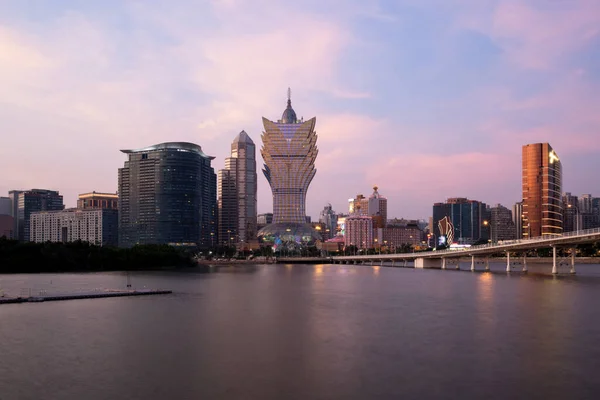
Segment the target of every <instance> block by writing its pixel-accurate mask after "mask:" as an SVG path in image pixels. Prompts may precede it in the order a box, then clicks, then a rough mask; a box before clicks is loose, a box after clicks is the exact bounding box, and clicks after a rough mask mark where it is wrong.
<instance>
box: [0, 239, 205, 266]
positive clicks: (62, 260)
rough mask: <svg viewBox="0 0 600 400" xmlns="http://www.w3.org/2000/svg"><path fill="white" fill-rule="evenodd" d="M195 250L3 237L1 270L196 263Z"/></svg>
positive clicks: (163, 246)
mask: <svg viewBox="0 0 600 400" xmlns="http://www.w3.org/2000/svg"><path fill="white" fill-rule="evenodd" d="M192 256H193V253H191V252H188V251H186V250H184V249H178V248H175V247H172V246H167V245H141V246H134V247H132V248H130V249H120V248H114V247H100V246H95V245H91V244H89V243H87V242H73V243H51V242H46V243H32V242H29V243H20V242H18V241H15V240H8V239H6V238H4V237H2V238H0V273H15V272H66V271H128V270H129V271H133V270H147V269H159V268H171V267H185V266H191V265H195V263H194V262H193V260H192Z"/></svg>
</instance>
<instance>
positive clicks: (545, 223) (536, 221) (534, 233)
mask: <svg viewBox="0 0 600 400" xmlns="http://www.w3.org/2000/svg"><path fill="white" fill-rule="evenodd" d="M522 155H523V158H522V165H523V171H522V172H523V237H538V236H544V237H553V236H561V235H562V233H563V208H562V199H561V188H562V165H561V162H560V159H559V158H558V155H557V154H556V152H555V151H554V150H553V149H552V147H551V146H550V144H548V143H534V144H527V145H524V146H523V148H522Z"/></svg>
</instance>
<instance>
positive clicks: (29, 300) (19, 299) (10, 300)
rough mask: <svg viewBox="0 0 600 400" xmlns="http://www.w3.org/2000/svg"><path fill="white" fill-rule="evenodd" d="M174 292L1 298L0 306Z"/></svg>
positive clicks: (124, 292)
mask: <svg viewBox="0 0 600 400" xmlns="http://www.w3.org/2000/svg"><path fill="white" fill-rule="evenodd" d="M171 293H173V291H172V290H106V291H104V292H89V293H67V294H48V295H40V296H27V297H0V304H15V303H40V302H44V301H60V300H78V299H103V298H105V297H127V296H150V295H156V294H171Z"/></svg>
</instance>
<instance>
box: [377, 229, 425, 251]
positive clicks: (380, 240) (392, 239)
mask: <svg viewBox="0 0 600 400" xmlns="http://www.w3.org/2000/svg"><path fill="white" fill-rule="evenodd" d="M375 231H376V234H375V248H377V247H385V248H387V249H389V250H390V251H392V252H395V251H396V249H397V248H398V247H401V246H404V245H410V246H418V245H420V244H421V242H422V240H423V231H422V230H421V229H419V227H418V226H416V225H406V226H387V227H385V228H376V229H375Z"/></svg>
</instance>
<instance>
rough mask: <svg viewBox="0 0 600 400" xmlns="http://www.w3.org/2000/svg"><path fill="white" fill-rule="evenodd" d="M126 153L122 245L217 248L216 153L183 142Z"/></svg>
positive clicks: (121, 196) (121, 203)
mask: <svg viewBox="0 0 600 400" xmlns="http://www.w3.org/2000/svg"><path fill="white" fill-rule="evenodd" d="M122 152H123V153H126V154H127V155H128V156H129V159H128V161H126V162H125V166H124V167H123V168H120V169H119V246H122V247H131V246H134V245H136V244H173V245H193V246H196V245H197V246H199V247H202V248H209V247H212V246H214V245H215V244H216V237H215V236H216V214H217V201H216V200H217V179H216V175H215V172H214V169H213V168H212V167H211V160H212V159H213V158H214V157H210V156H207V155H206V154H204V153H203V152H202V149H201V147H200V146H198V145H195V144H192V143H185V142H171V143H162V144H158V145H155V146H150V147H147V148H143V149H137V150H122Z"/></svg>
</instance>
